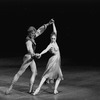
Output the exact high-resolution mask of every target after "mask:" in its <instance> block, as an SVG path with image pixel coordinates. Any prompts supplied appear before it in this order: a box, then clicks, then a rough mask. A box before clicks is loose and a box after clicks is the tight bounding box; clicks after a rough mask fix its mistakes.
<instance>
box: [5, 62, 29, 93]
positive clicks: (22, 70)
mask: <svg viewBox="0 0 100 100" xmlns="http://www.w3.org/2000/svg"><path fill="white" fill-rule="evenodd" d="M29 65H30V63H27V64H22V66H21V68H20V69H19V71H18V72H17V74H16V75H15V76H14V78H13V80H12V82H11V85H10V87H9V89H8V90H7V91H6V94H9V93H10V91H11V90H12V88H13V85H14V84H15V83H16V82H17V81H18V79H19V77H20V76H21V75H22V74H23V73H24V72H25V70H26V68H27V67H28V66H29Z"/></svg>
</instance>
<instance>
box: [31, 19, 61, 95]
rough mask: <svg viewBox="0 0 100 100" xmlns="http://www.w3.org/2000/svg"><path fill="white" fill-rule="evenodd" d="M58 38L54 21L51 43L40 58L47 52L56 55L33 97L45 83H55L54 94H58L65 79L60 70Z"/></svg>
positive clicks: (49, 62) (49, 63)
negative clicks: (61, 82) (60, 84)
mask: <svg viewBox="0 0 100 100" xmlns="http://www.w3.org/2000/svg"><path fill="white" fill-rule="evenodd" d="M52 20H53V19H52ZM56 38H57V31H56V27H55V24H54V21H53V33H52V34H51V43H50V44H49V45H48V46H47V48H46V49H45V50H43V51H42V52H41V53H40V54H39V55H38V56H39V57H41V55H43V54H44V53H46V52H47V51H51V53H53V54H54V55H53V56H52V57H51V58H50V59H49V61H48V63H47V67H46V70H45V72H44V74H43V76H42V80H41V82H40V84H39V86H38V88H37V89H36V90H35V92H34V93H33V95H36V94H38V92H39V91H40V89H41V87H42V85H43V84H44V82H47V83H52V82H55V87H54V94H57V93H58V91H57V88H58V85H59V83H60V81H61V80H62V79H63V74H62V71H61V68H60V63H61V62H60V61H61V59H60V51H59V47H58V45H57V42H56Z"/></svg>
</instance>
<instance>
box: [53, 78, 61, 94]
mask: <svg viewBox="0 0 100 100" xmlns="http://www.w3.org/2000/svg"><path fill="white" fill-rule="evenodd" d="M60 81H61V79H60V78H59V79H57V80H56V82H55V87H54V94H57V93H58V90H57V89H58V86H59V84H60Z"/></svg>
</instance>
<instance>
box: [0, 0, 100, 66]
mask: <svg viewBox="0 0 100 100" xmlns="http://www.w3.org/2000/svg"><path fill="white" fill-rule="evenodd" d="M51 18H53V19H54V20H55V24H56V27H57V31H58V38H57V42H58V45H59V47H60V51H61V57H62V59H65V60H66V62H69V61H70V62H71V63H70V64H83V65H84V64H85V65H96V66H99V65H100V63H99V60H100V57H99V52H100V49H99V34H100V31H99V29H100V28H99V26H100V21H99V19H100V2H99V1H96V0H94V1H93V0H91V1H89V0H87V1H82V0H79V1H78V0H0V58H9V57H20V56H21V57H22V56H24V54H25V53H27V51H26V46H25V38H26V36H27V29H28V27H29V26H30V25H33V26H34V27H36V29H37V28H39V27H40V26H41V25H43V24H45V23H47V22H48V21H49V20H50V19H51ZM51 32H52V26H49V27H48V28H47V30H46V31H45V32H44V34H42V35H41V36H40V37H38V38H37V39H36V42H37V49H36V52H41V51H42V50H43V49H45V48H46V46H47V45H48V44H49V42H50V33H51ZM49 56H50V54H49V53H48V54H45V55H44V56H43V57H42V58H41V59H47V58H49Z"/></svg>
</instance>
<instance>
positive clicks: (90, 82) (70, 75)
mask: <svg viewBox="0 0 100 100" xmlns="http://www.w3.org/2000/svg"><path fill="white" fill-rule="evenodd" d="M9 63H11V61H9V60H8V62H7V63H6V65H5V66H4V65H0V100H100V71H99V70H80V71H79V70H75V71H71V70H70V71H69V70H66V69H65V70H64V68H63V70H62V71H63V75H64V80H63V81H61V83H60V85H59V88H58V91H59V93H58V94H57V95H54V94H53V90H50V89H49V88H48V87H47V86H46V85H43V87H42V89H41V91H40V92H39V94H38V95H36V96H33V95H31V94H28V89H29V79H30V77H31V71H30V69H29V68H28V69H27V70H26V72H25V73H24V74H23V75H22V76H21V77H20V78H19V80H18V82H17V83H16V84H15V85H14V88H13V89H12V91H11V93H10V94H9V95H5V91H6V90H7V89H8V87H9V85H10V83H11V80H12V78H13V76H14V75H15V73H16V72H17V71H18V69H19V65H20V64H19V65H17V66H14V63H15V62H14V63H13V64H12V65H13V66H11V65H10V64H9ZM41 63H42V62H41ZM7 64H8V65H7ZM42 65H43V63H42ZM44 65H45V64H44ZM10 66H11V67H10ZM39 66H41V64H39ZM39 66H38V75H37V77H36V81H35V84H34V90H35V89H36V88H37V86H38V84H39V82H40V79H41V75H42V74H43V71H44V70H45V67H39ZM62 67H67V65H64V66H62ZM80 67H81V66H80Z"/></svg>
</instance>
